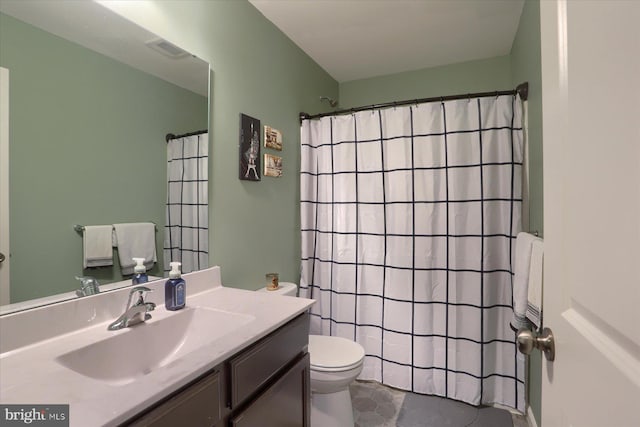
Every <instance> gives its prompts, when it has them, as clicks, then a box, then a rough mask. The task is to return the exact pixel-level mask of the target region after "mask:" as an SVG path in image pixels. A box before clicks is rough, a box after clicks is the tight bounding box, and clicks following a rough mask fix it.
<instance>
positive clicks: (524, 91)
mask: <svg viewBox="0 0 640 427" xmlns="http://www.w3.org/2000/svg"><path fill="white" fill-rule="evenodd" d="M515 94H519V95H520V98H522V100H523V101H526V100H527V98H528V95H529V82H524V83H521V84H519V85H518V86H517V87H516V88H515V89H513V90H503V91H493V92H478V93H466V94H461V95H448V96H434V97H432V98H421V99H409V100H406V101H395V102H386V103H384V104H373V105H367V106H364V107H355V108H348V109H345V110H337V111H332V112H330V113H320V114H314V115H310V114H307V113H303V112H301V113H300V123H302V121H303V120H310V119H319V118H321V117H327V116H335V115H339V114H350V113H356V112H358V111H366V110H373V109H376V108H387V107H398V106H401V105H412V104H424V103H426V102H437V101H452V100H455V99H469V98H482V97H485V96H500V95H515Z"/></svg>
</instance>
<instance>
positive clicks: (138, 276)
mask: <svg viewBox="0 0 640 427" xmlns="http://www.w3.org/2000/svg"><path fill="white" fill-rule="evenodd" d="M132 259H133V260H134V261H135V263H136V266H135V267H134V268H133V277H132V278H131V282H132V283H133V286H135V285H140V284H142V283H147V282H148V281H149V276H147V268H146V267H145V266H144V258H132Z"/></svg>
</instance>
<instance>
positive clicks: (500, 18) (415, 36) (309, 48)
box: [249, 0, 525, 82]
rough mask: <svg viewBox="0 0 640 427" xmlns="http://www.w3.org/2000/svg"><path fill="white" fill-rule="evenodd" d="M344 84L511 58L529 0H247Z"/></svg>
mask: <svg viewBox="0 0 640 427" xmlns="http://www.w3.org/2000/svg"><path fill="white" fill-rule="evenodd" d="M249 1H250V2H251V3H252V4H253V5H254V6H255V7H256V8H257V9H258V10H259V11H260V12H261V13H262V14H263V15H264V16H265V17H266V18H267V19H268V20H270V21H271V22H273V23H274V24H275V25H276V26H277V27H278V28H279V29H280V30H281V31H282V32H283V33H285V34H286V35H287V36H288V37H289V38H290V39H291V40H292V41H293V42H294V43H295V44H296V45H298V46H299V47H300V48H301V49H302V50H303V51H305V52H306V53H307V55H309V56H310V57H311V58H313V59H314V60H315V61H316V62H317V63H318V64H319V65H320V66H321V67H322V68H323V69H324V70H325V71H327V72H328V73H329V74H330V75H331V76H332V77H333V78H334V79H336V80H337V81H338V82H346V81H351V80H359V79H364V78H369V77H376V76H382V75H387V74H394V73H399V72H403V71H412V70H419V69H423V68H429V67H436V66H440V65H447V64H454V63H458V62H464V61H471V60H476V59H484V58H492V57H495V56H500V55H507V54H509V52H510V51H511V45H512V43H513V39H514V37H515V35H516V31H517V29H518V23H519V21H520V14H521V13H522V8H523V5H524V1H525V0H249Z"/></svg>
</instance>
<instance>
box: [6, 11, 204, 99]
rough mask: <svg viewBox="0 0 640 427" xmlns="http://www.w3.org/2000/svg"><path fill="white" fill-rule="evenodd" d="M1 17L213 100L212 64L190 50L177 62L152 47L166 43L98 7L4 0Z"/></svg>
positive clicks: (177, 59) (175, 59)
mask: <svg viewBox="0 0 640 427" xmlns="http://www.w3.org/2000/svg"><path fill="white" fill-rule="evenodd" d="M0 12H2V13H5V14H7V15H10V16H12V17H14V18H16V19H19V20H21V21H23V22H26V23H28V24H31V25H33V26H35V27H38V28H40V29H42V30H45V31H47V32H49V33H51V34H55V35H56V36H58V37H62V38H64V39H66V40H69V41H72V42H74V43H77V44H79V45H82V46H84V47H86V48H88V49H91V50H94V51H96V52H99V53H101V54H103V55H105V56H108V57H110V58H113V59H115V60H117V61H120V62H123V63H125V64H128V65H130V66H132V67H134V68H136V69H138V70H141V71H144V72H146V73H149V74H152V75H154V76H156V77H159V78H161V79H163V80H166V81H168V82H171V83H173V84H175V85H177V86H180V87H182V88H185V89H187V90H190V91H192V92H195V93H198V94H200V95H203V96H208V95H209V73H208V69H209V65H208V64H207V63H206V62H204V61H203V60H201V59H199V58H197V57H194V56H193V55H191V54H189V53H188V52H184V51H183V52H184V56H182V57H177V58H173V57H169V56H166V55H165V54H162V53H160V52H159V51H157V50H154V48H153V47H151V46H149V45H148V44H149V42H151V41H162V39H160V38H159V37H158V36H156V35H155V34H153V33H150V32H149V31H147V30H145V29H143V28H142V27H139V26H138V25H136V24H133V23H132V22H130V21H128V20H126V19H125V18H123V17H121V16H120V15H118V14H116V13H114V12H112V11H111V10H109V9H107V8H106V7H105V6H103V5H101V4H99V3H97V2H94V1H78V0H55V1H51V0H29V1H25V0H0ZM169 45H170V44H169ZM203 71H204V72H203Z"/></svg>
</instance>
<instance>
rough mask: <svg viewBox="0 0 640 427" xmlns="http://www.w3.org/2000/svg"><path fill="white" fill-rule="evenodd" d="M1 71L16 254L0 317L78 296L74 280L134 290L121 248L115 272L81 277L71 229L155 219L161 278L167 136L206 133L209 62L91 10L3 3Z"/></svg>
mask: <svg viewBox="0 0 640 427" xmlns="http://www.w3.org/2000/svg"><path fill="white" fill-rule="evenodd" d="M172 55H173V56H172ZM0 66H1V67H3V68H6V69H8V70H9V88H10V90H9V110H10V112H9V116H10V119H9V124H10V128H9V133H10V138H9V139H10V142H9V165H10V167H9V200H10V210H9V220H10V249H11V256H10V273H11V280H10V303H11V305H10V306H3V307H1V308H0V313H8V312H11V311H15V310H16V309H22V308H27V307H32V306H35V305H39V304H48V303H52V302H54V301H59V300H61V299H66V298H74V297H75V290H76V289H78V288H79V285H80V282H78V281H77V280H75V276H94V277H96V278H97V279H98V281H99V282H100V285H101V291H104V290H105V289H108V288H109V287H114V286H121V285H123V286H124V285H129V284H130V280H129V279H128V276H125V277H123V276H122V274H121V273H120V268H119V262H118V254H117V250H116V249H115V248H114V265H113V266H109V267H99V268H90V269H84V270H83V268H82V253H83V252H82V251H83V238H82V233H80V232H77V231H75V230H74V225H76V224H79V225H103V224H116V223H123V222H154V223H155V224H156V252H157V258H158V262H157V263H156V264H155V265H154V267H153V268H152V269H150V270H149V271H148V273H149V275H150V276H156V277H161V276H163V261H162V257H163V254H162V248H163V241H164V236H163V234H164V222H165V218H164V217H165V206H164V203H165V200H166V141H165V135H166V134H168V133H172V134H175V135H180V134H185V133H191V132H194V131H199V130H203V129H207V128H208V105H209V104H208V94H209V84H208V83H209V74H210V72H209V65H208V64H207V63H205V62H204V61H202V60H200V59H198V58H195V57H193V55H191V54H189V53H188V52H186V51H183V50H181V49H180V48H179V47H177V46H174V45H172V44H170V43H168V42H166V41H164V40H160V39H159V37H157V36H156V35H154V34H151V33H149V32H147V31H146V30H144V29H142V28H140V27H138V26H137V25H135V24H133V23H131V22H129V21H127V20H126V19H124V18H122V17H121V16H119V15H117V14H115V13H114V12H112V11H110V10H109V9H107V8H105V7H104V6H101V5H100V4H98V3H95V2H78V1H73V0H71V1H68V0H65V1H63V0H60V1H56V2H47V1H29V2H25V1H20V0H3V1H2V3H0ZM3 96H4V95H3ZM0 238H1V236H0ZM109 283H111V284H112V285H111V286H104V285H107V284H109ZM0 285H1V286H7V285H8V284H7V283H5V281H3V283H1V284H0ZM54 296H55V297H54ZM15 303H18V304H15Z"/></svg>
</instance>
